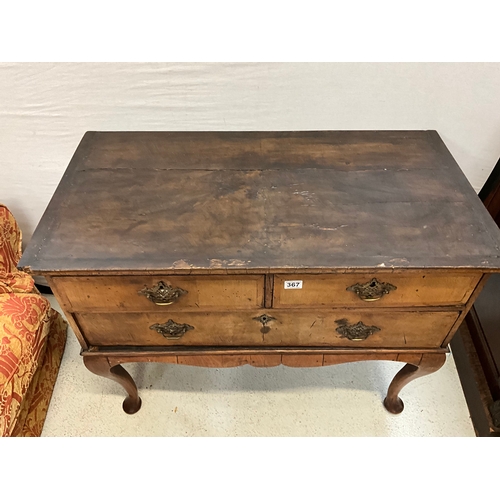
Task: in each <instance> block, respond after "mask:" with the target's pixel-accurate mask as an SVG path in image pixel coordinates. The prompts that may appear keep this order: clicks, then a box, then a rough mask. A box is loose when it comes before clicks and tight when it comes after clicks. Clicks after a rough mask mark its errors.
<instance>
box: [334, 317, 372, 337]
mask: <svg viewBox="0 0 500 500" xmlns="http://www.w3.org/2000/svg"><path fill="white" fill-rule="evenodd" d="M335 323H337V325H339V326H338V327H337V328H336V329H335V330H336V331H337V332H339V333H340V337H341V338H346V339H348V340H352V341H354V342H358V341H360V340H366V339H367V338H368V337H369V336H370V335H373V334H374V333H375V332H380V328H379V327H378V326H366V325H365V324H364V323H363V322H362V321H358V322H357V323H356V324H355V325H349V324H348V323H349V322H348V320H347V319H338V320H337V321H335Z"/></svg>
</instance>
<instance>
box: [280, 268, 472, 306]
mask: <svg viewBox="0 0 500 500" xmlns="http://www.w3.org/2000/svg"><path fill="white" fill-rule="evenodd" d="M481 276H482V274H480V273H469V274H465V273H464V274H459V273H452V274H451V273H435V272H434V273H426V272H422V273H418V274H416V273H412V274H397V273H385V274H358V273H355V274H321V275H318V274H303V275H300V274H293V275H276V276H275V278H274V299H273V307H277V308H279V307H286V308H293V307H339V306H353V307H366V306H368V307H372V306H373V307H405V306H437V305H443V306H460V305H464V304H465V303H466V302H467V300H468V299H469V297H470V295H471V293H472V292H473V290H474V288H475V287H476V285H477V283H478V282H479V280H480V279H481Z"/></svg>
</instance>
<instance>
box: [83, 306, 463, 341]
mask: <svg viewBox="0 0 500 500" xmlns="http://www.w3.org/2000/svg"><path fill="white" fill-rule="evenodd" d="M262 316H264V318H263V317H262ZM75 317H76V320H77V322H78V324H79V325H80V327H81V329H82V331H83V333H84V335H85V337H86V339H87V341H88V342H89V344H90V345H94V346H122V345H123V346H173V345H184V346H290V347H293V346H296V347H298V346H339V347H360V348H367V347H386V348H390V347H401V348H411V347H413V348H431V347H439V346H440V345H441V343H442V342H443V340H444V339H445V337H446V335H447V334H448V332H449V330H450V328H451V327H452V326H453V324H454V323H455V321H456V319H457V318H458V312H433V313H428V312H421V313H420V312H398V313H397V314H396V313H394V312H391V311H384V312H382V311H366V310H365V311H355V310H350V309H338V310H334V311H325V310H321V309H319V310H301V311H298V310H296V311H278V310H263V309H260V310H259V309H255V310H253V311H245V312H241V311H240V312H226V313H221V312H175V313H171V312H170V311H168V312H165V313H143V314H140V313H124V314H99V313H81V314H80V313H79V314H76V315H75ZM255 318H260V319H255ZM266 320H267V321H266Z"/></svg>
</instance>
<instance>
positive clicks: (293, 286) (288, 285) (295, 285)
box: [285, 280, 302, 290]
mask: <svg viewBox="0 0 500 500" xmlns="http://www.w3.org/2000/svg"><path fill="white" fill-rule="evenodd" d="M301 288H302V280H299V281H285V290H300V289H301Z"/></svg>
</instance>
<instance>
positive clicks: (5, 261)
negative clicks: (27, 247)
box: [0, 204, 34, 293]
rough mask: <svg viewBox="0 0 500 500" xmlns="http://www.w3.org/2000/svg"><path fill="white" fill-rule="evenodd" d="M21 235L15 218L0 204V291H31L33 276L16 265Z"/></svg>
mask: <svg viewBox="0 0 500 500" xmlns="http://www.w3.org/2000/svg"><path fill="white" fill-rule="evenodd" d="M21 244H22V235H21V230H20V229H19V226H18V225H17V222H16V219H14V216H13V215H12V213H11V212H10V211H9V209H8V208H7V207H6V206H5V205H1V204H0V293H13V292H20V293H25V292H31V290H32V289H33V286H34V281H33V278H32V277H31V276H30V275H29V274H26V273H24V272H22V271H19V270H18V269H17V268H16V266H17V263H18V262H19V259H20V258H21Z"/></svg>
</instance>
